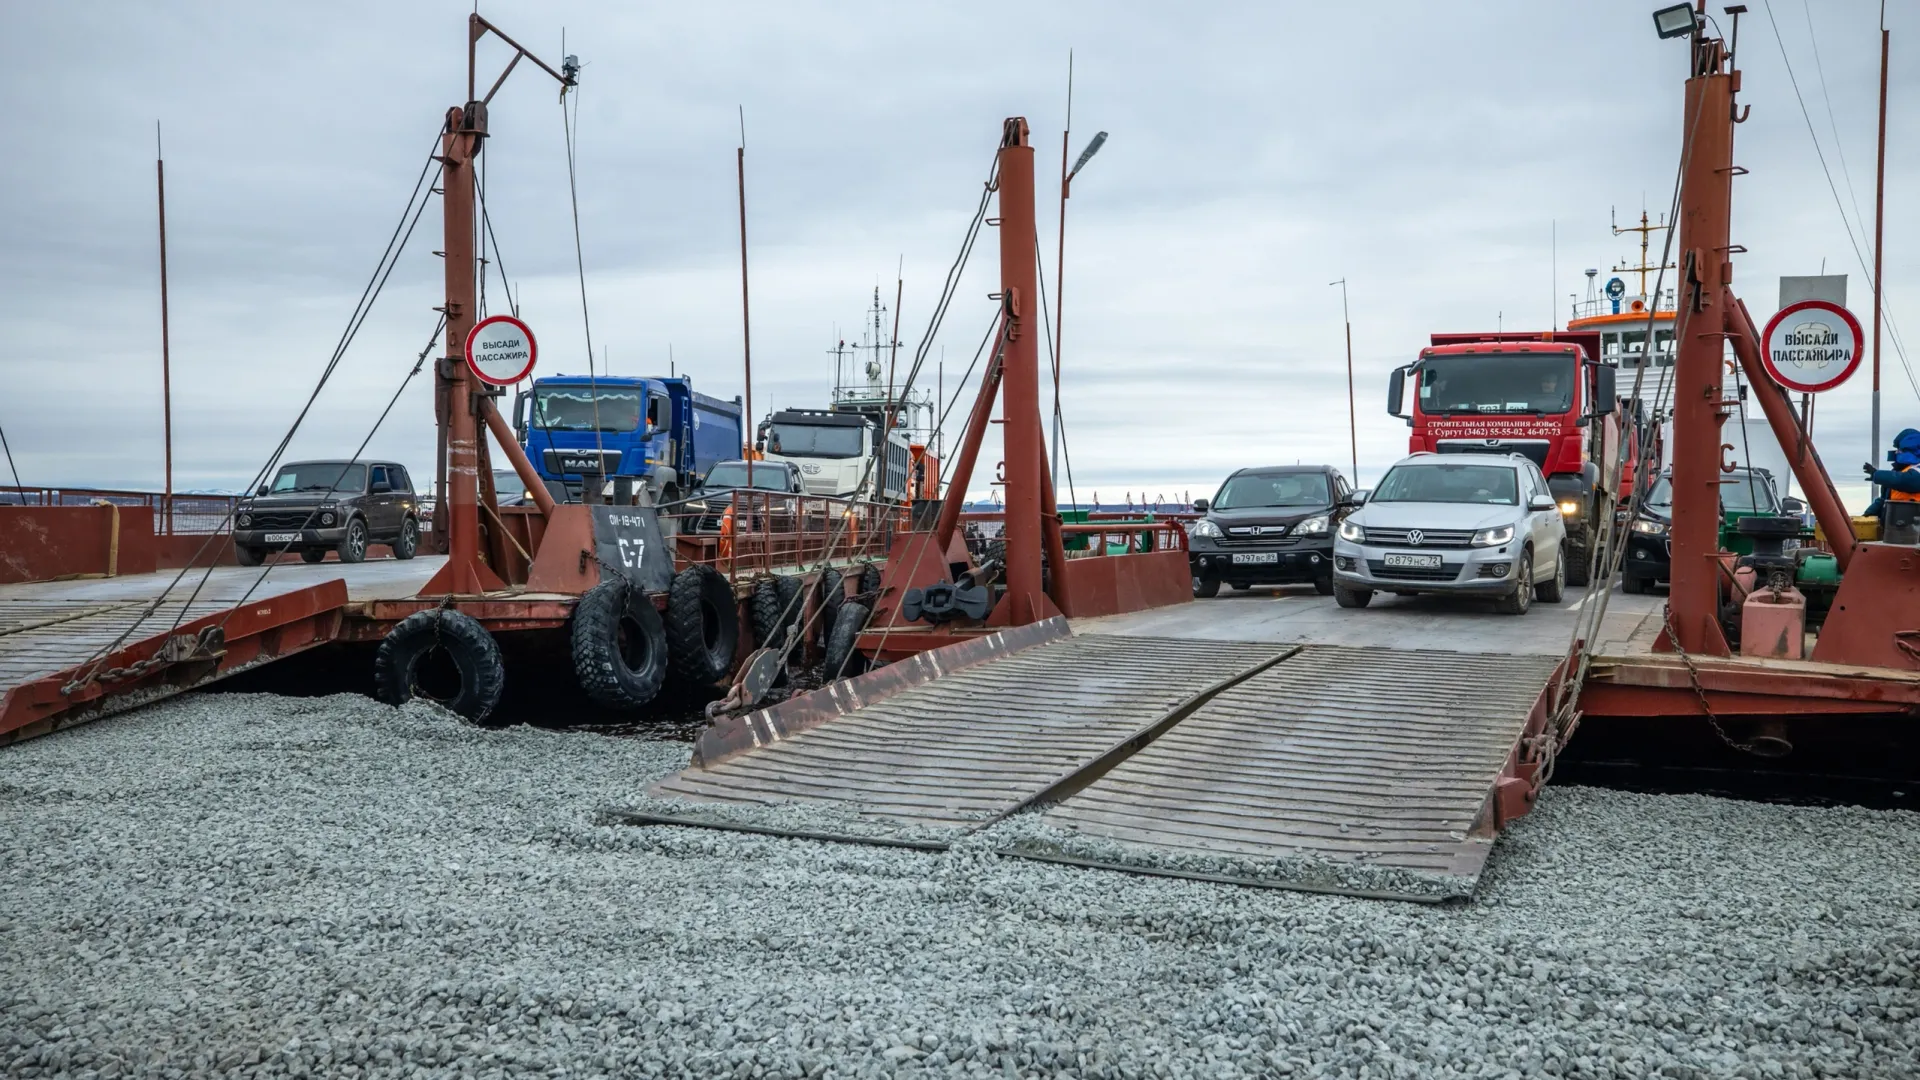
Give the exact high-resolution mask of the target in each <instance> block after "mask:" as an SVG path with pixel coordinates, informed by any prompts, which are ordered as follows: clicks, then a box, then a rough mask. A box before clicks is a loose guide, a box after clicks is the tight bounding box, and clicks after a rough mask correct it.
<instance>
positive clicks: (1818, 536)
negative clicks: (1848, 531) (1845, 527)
mask: <svg viewBox="0 0 1920 1080" xmlns="http://www.w3.org/2000/svg"><path fill="white" fill-rule="evenodd" d="M1813 538H1814V540H1815V541H1816V542H1818V543H1821V544H1825V543H1826V542H1827V531H1826V530H1825V529H1822V528H1821V527H1820V526H1818V525H1815V526H1814V527H1813ZM1853 538H1854V539H1855V540H1856V541H1861V542H1865V541H1869V540H1878V539H1880V519H1879V518H1877V517H1863V516H1856V517H1855V518H1854V519H1853Z"/></svg>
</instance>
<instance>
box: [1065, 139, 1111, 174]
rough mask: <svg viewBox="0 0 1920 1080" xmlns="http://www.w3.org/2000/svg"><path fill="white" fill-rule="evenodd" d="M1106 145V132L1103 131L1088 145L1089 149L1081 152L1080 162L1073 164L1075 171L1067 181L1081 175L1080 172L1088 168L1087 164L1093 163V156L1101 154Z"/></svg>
mask: <svg viewBox="0 0 1920 1080" xmlns="http://www.w3.org/2000/svg"><path fill="white" fill-rule="evenodd" d="M1106 143H1107V133H1106V132H1104V131H1103V132H1101V133H1099V134H1098V135H1095V136H1094V137H1093V139H1092V140H1091V141H1089V142H1088V143H1087V148H1086V149H1085V150H1082V151H1080V160H1078V161H1076V162H1074V163H1073V171H1072V172H1070V173H1068V174H1067V179H1068V180H1069V181H1071V180H1072V179H1073V178H1074V177H1076V176H1078V175H1080V170H1081V169H1084V168H1086V167H1087V162H1089V161H1092V160H1093V155H1095V154H1097V153H1099V152H1100V148H1101V147H1102V146H1105V145H1106Z"/></svg>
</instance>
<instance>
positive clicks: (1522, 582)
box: [1494, 551, 1533, 615]
mask: <svg viewBox="0 0 1920 1080" xmlns="http://www.w3.org/2000/svg"><path fill="white" fill-rule="evenodd" d="M1514 570H1515V571H1516V573H1515V574H1514V575H1513V576H1514V582H1513V591H1512V592H1510V593H1508V594H1507V595H1505V596H1503V597H1501V598H1500V599H1499V601H1498V602H1497V603H1495V604H1494V610H1495V611H1498V612H1500V613H1501V614H1502V615H1525V614H1526V613H1527V612H1529V611H1531V610H1533V552H1531V551H1522V552H1521V553H1520V561H1519V562H1517V563H1515V564H1514Z"/></svg>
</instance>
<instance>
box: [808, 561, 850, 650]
mask: <svg viewBox="0 0 1920 1080" xmlns="http://www.w3.org/2000/svg"><path fill="white" fill-rule="evenodd" d="M816 584H817V587H818V588H819V590H820V598H819V605H820V618H819V620H818V622H817V623H815V625H816V626H817V627H818V630H817V633H818V634H819V639H820V644H821V645H823V646H824V645H826V644H827V642H828V640H829V639H830V638H832V636H833V628H834V625H835V623H836V621H837V620H838V619H839V618H840V609H841V608H842V607H844V606H846V603H847V587H846V581H845V579H844V578H842V577H841V576H840V571H838V570H835V569H833V568H832V567H828V568H827V569H825V570H822V571H820V577H819V578H818V579H816Z"/></svg>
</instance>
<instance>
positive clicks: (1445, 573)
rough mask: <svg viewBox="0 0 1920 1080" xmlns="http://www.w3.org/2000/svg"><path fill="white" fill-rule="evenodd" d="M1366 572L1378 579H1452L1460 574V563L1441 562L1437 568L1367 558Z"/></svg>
mask: <svg viewBox="0 0 1920 1080" xmlns="http://www.w3.org/2000/svg"><path fill="white" fill-rule="evenodd" d="M1367 572H1368V573H1369V574H1372V575H1373V577H1374V578H1375V580H1378V581H1452V580H1454V579H1455V578H1457V577H1459V576H1460V564H1458V563H1455V564H1453V565H1451V566H1449V565H1447V564H1446V563H1441V564H1440V567H1439V569H1437V570H1426V569H1422V568H1420V567H1417V566H1388V565H1387V564H1386V563H1384V562H1381V561H1380V560H1379V559H1368V560H1367Z"/></svg>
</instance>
